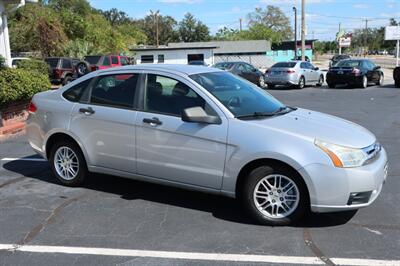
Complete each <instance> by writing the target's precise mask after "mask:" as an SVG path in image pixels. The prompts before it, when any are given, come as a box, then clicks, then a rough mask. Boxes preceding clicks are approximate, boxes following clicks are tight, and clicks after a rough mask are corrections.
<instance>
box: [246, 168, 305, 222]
mask: <svg viewBox="0 0 400 266" xmlns="http://www.w3.org/2000/svg"><path fill="white" fill-rule="evenodd" d="M253 200H254V204H255V206H256V208H257V209H258V211H259V212H260V213H262V214H263V215H264V216H266V217H268V218H271V219H279V218H285V217H287V216H289V215H290V214H292V213H293V212H294V211H295V210H296V208H297V206H298V205H299V201H300V193H299V189H298V187H297V185H296V183H295V182H294V181H292V180H291V179H290V178H288V177H286V176H284V175H277V174H272V175H268V176H266V177H264V178H262V179H261V180H260V181H259V182H258V183H257V185H256V186H255V188H254V192H253Z"/></svg>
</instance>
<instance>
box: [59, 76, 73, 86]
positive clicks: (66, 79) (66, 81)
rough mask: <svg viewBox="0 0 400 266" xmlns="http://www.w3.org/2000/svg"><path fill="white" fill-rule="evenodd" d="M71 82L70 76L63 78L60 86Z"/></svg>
mask: <svg viewBox="0 0 400 266" xmlns="http://www.w3.org/2000/svg"><path fill="white" fill-rule="evenodd" d="M71 81H72V77H71V76H65V78H64V79H63V80H62V82H61V84H62V85H67V84H68V83H70V82H71Z"/></svg>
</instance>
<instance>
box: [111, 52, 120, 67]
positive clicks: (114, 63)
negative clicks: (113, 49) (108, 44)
mask: <svg viewBox="0 0 400 266" xmlns="http://www.w3.org/2000/svg"><path fill="white" fill-rule="evenodd" d="M120 65H121V64H120V62H119V59H118V56H115V55H112V56H111V66H112V67H117V66H120Z"/></svg>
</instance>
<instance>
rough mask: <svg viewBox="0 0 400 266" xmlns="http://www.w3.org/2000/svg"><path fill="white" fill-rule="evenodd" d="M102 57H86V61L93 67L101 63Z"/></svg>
mask: <svg viewBox="0 0 400 266" xmlns="http://www.w3.org/2000/svg"><path fill="white" fill-rule="evenodd" d="M100 58H101V56H85V61H86V62H88V63H89V64H91V65H97V64H98V63H99V61H100Z"/></svg>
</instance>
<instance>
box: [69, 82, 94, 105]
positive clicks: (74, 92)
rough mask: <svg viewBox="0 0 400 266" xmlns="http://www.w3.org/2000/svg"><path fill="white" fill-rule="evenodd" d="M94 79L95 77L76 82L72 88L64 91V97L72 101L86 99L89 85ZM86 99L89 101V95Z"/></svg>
mask: <svg viewBox="0 0 400 266" xmlns="http://www.w3.org/2000/svg"><path fill="white" fill-rule="evenodd" d="M92 80H93V79H87V80H85V81H82V82H80V83H78V84H76V85H75V86H73V87H72V88H70V89H68V90H66V91H65V92H64V93H63V96H64V98H65V99H67V100H68V101H70V102H80V101H85V95H88V93H87V91H88V87H89V84H90V82H91V81H92ZM86 101H87V97H86Z"/></svg>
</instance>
